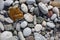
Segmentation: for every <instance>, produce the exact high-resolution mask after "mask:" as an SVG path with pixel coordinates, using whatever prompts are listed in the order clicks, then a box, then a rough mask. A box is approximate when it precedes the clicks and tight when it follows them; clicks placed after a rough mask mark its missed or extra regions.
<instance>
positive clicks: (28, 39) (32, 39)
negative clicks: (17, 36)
mask: <svg viewBox="0 0 60 40" xmlns="http://www.w3.org/2000/svg"><path fill="white" fill-rule="evenodd" d="M26 40H34V37H33V36H28V37H27V38H26Z"/></svg>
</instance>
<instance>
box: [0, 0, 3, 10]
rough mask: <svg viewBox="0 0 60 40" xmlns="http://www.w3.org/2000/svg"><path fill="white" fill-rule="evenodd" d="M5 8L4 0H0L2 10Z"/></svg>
mask: <svg viewBox="0 0 60 40" xmlns="http://www.w3.org/2000/svg"><path fill="white" fill-rule="evenodd" d="M3 8H4V0H0V10H3Z"/></svg>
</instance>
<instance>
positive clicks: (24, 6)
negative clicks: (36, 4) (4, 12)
mask: <svg viewBox="0 0 60 40" xmlns="http://www.w3.org/2000/svg"><path fill="white" fill-rule="evenodd" d="M21 10H22V11H23V12H25V13H27V12H28V8H27V5H26V4H24V3H23V4H21Z"/></svg>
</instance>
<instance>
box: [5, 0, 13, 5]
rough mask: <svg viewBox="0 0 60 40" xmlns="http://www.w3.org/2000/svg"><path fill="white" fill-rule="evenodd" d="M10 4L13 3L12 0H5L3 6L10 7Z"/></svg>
mask: <svg viewBox="0 0 60 40" xmlns="http://www.w3.org/2000/svg"><path fill="white" fill-rule="evenodd" d="M12 3H13V0H6V1H5V2H4V5H5V6H10V5H11V4H12Z"/></svg>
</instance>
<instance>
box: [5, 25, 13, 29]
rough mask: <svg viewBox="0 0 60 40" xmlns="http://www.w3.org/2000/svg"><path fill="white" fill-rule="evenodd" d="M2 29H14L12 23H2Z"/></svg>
mask: <svg viewBox="0 0 60 40" xmlns="http://www.w3.org/2000/svg"><path fill="white" fill-rule="evenodd" d="M4 29H5V30H14V28H13V26H12V24H7V25H4Z"/></svg>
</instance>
